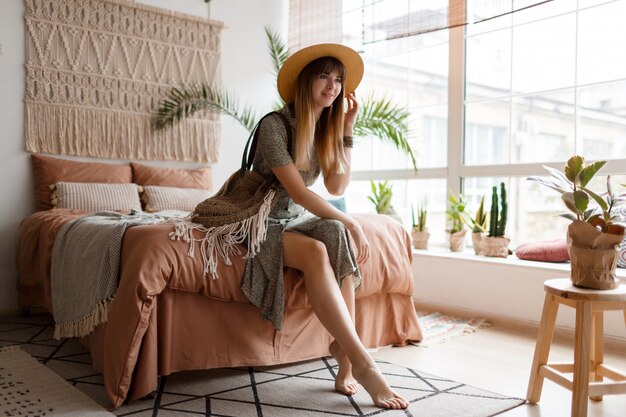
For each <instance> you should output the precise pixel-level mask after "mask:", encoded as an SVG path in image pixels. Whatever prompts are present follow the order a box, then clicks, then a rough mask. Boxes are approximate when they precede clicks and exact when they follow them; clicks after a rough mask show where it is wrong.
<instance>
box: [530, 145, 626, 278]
mask: <svg viewBox="0 0 626 417" xmlns="http://www.w3.org/2000/svg"><path fill="white" fill-rule="evenodd" d="M605 164H606V161H596V162H593V163H590V164H586V163H585V159H584V158H583V157H582V156H579V155H574V156H572V157H571V158H570V159H569V160H568V161H567V164H566V165H565V167H564V168H563V172H561V171H559V170H557V169H554V168H551V167H544V168H545V169H546V170H547V171H548V172H549V173H550V176H551V177H552V178H549V179H544V178H541V177H529V178H528V179H529V180H531V181H536V182H538V183H540V184H542V185H545V186H547V187H549V188H552V189H553V190H556V191H558V192H559V193H561V199H562V200H563V203H564V204H565V207H566V208H567V209H568V210H569V213H564V214H561V216H562V217H565V218H567V219H569V220H571V221H572V223H571V224H570V225H569V226H568V228H567V248H568V251H569V254H570V260H571V271H570V277H571V280H572V283H573V284H574V285H577V286H580V287H586V288H594V289H612V288H616V287H618V286H619V280H618V279H617V277H616V276H615V268H616V266H617V258H618V254H619V243H620V242H621V241H622V239H623V238H624V233H625V229H624V226H623V225H621V224H618V223H616V222H614V221H613V219H612V218H611V211H612V210H613V209H614V208H616V207H617V206H618V205H619V204H620V203H621V202H622V198H621V197H618V196H616V195H615V194H614V193H613V190H612V189H611V183H610V176H608V177H607V180H606V193H604V194H603V195H599V194H597V193H596V192H594V191H592V190H590V189H589V188H588V185H589V182H590V181H591V179H592V178H593V177H594V176H595V175H596V174H597V173H598V171H600V169H602V167H603V166H604V165H605Z"/></svg>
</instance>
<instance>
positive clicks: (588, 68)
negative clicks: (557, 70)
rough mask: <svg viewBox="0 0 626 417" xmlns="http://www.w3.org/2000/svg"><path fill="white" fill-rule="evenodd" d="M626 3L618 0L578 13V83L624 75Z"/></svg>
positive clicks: (611, 78) (606, 79) (625, 68)
mask: <svg viewBox="0 0 626 417" xmlns="http://www.w3.org/2000/svg"><path fill="white" fill-rule="evenodd" d="M624 16H626V2H625V1H618V2H613V3H609V4H605V5H602V6H598V7H593V8H590V9H587V10H581V11H580V12H579V13H578V83H579V84H588V83H593V82H598V81H609V80H614V79H618V78H626V58H625V56H624V40H625V39H626V25H624Z"/></svg>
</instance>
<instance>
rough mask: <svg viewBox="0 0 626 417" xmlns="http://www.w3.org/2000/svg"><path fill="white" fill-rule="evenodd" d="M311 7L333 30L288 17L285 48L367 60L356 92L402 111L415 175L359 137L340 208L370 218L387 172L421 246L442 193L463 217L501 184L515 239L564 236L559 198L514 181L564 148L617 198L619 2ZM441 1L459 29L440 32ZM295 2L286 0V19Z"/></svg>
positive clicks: (298, 2) (441, 205)
mask: <svg viewBox="0 0 626 417" xmlns="http://www.w3.org/2000/svg"><path fill="white" fill-rule="evenodd" d="M315 3H316V7H322V8H324V10H325V13H324V17H323V19H322V18H321V17H320V19H321V20H323V21H324V22H321V23H320V25H324V24H325V25H327V24H328V22H335V23H336V25H335V26H333V30H329V29H328V28H326V29H323V28H324V27H325V26H319V27H320V28H322V29H318V31H319V33H318V36H317V37H316V36H314V35H312V34H311V33H313V32H311V31H312V30H313V29H312V28H314V27H315V26H316V24H315V23H314V22H312V21H309V22H308V23H307V24H306V25H305V26H306V27H305V26H303V25H302V21H298V22H300V23H298V22H296V25H291V26H290V28H291V29H290V47H294V48H296V49H297V48H299V47H302V46H305V45H304V44H297V43H292V35H293V34H294V33H295V34H297V35H293V39H298V40H299V41H302V40H303V39H307V40H308V41H309V43H313V42H320V41H331V42H342V43H345V44H348V45H350V46H352V47H354V48H355V49H357V50H359V51H360V52H361V53H362V57H363V58H364V61H365V68H366V74H365V77H364V81H363V84H362V86H361V87H359V93H360V94H359V95H360V97H361V100H363V98H364V97H367V96H368V95H374V96H376V97H380V96H386V97H388V98H391V99H393V100H394V101H395V102H397V103H400V104H403V105H405V106H407V108H408V109H409V111H410V129H411V130H410V133H409V139H410V141H411V144H412V145H413V147H414V149H415V151H416V157H417V160H418V167H419V171H418V172H417V173H416V172H414V171H413V170H412V168H411V165H410V161H409V160H408V158H406V157H404V156H403V155H402V154H400V153H399V152H398V151H396V150H395V149H394V148H393V147H392V146H390V145H387V144H384V143H382V142H381V141H379V140H377V139H376V138H357V139H356V140H355V150H354V152H353V178H354V180H355V181H354V183H353V184H351V186H350V187H349V189H348V192H347V199H348V208H349V210H350V211H360V212H362V211H370V212H373V211H374V208H373V205H372V204H371V203H370V202H369V201H368V200H367V196H368V195H369V194H370V181H371V180H374V181H382V180H390V182H391V183H392V184H393V187H394V189H393V190H394V198H393V205H394V208H395V209H396V211H397V212H398V213H399V214H400V216H401V217H402V218H403V220H404V223H405V225H406V226H407V227H408V226H409V225H410V218H411V217H410V210H411V206H415V207H417V206H418V205H420V204H421V203H426V204H427V205H428V209H429V221H428V223H429V224H428V225H429V229H430V232H431V234H432V236H431V242H433V243H436V242H437V241H438V242H439V243H442V244H443V243H444V242H445V232H444V231H445V207H446V201H447V193H448V192H449V190H451V191H452V192H455V193H458V192H461V193H462V194H463V195H464V196H465V197H466V200H467V201H468V204H469V211H470V213H471V214H473V213H474V212H475V210H476V209H477V207H478V204H479V202H480V199H481V198H482V197H483V196H485V200H486V205H487V206H489V205H490V196H491V187H493V186H494V185H498V184H499V183H500V182H504V183H505V184H506V185H507V191H508V196H509V222H508V226H507V235H510V237H511V238H512V243H511V246H512V247H514V246H515V245H517V244H519V243H523V242H527V241H532V240H543V239H554V238H562V237H563V236H564V235H565V229H566V227H567V224H568V221H567V220H565V219H562V218H560V217H558V214H559V213H561V212H562V211H563V209H564V207H563V204H562V202H561V201H560V197H559V194H558V193H556V192H554V191H552V190H550V189H548V188H546V187H542V186H540V185H538V184H536V183H534V182H530V181H526V180H525V178H526V177H527V176H529V175H546V171H545V170H544V168H543V165H546V164H547V165H550V166H553V167H555V168H562V166H563V164H564V163H565V161H566V160H567V159H568V158H569V157H570V156H571V155H573V154H580V155H583V156H585V158H586V159H588V160H595V159H608V160H609V161H610V162H609V164H607V166H606V167H605V168H604V169H603V173H604V174H611V175H612V176H611V178H612V179H611V183H612V184H613V188H614V190H615V191H616V192H622V191H626V188H624V187H623V186H622V185H621V184H626V181H625V179H624V176H623V174H624V173H625V172H626V55H624V54H623V53H622V52H623V51H622V49H623V48H622V45H621V44H622V43H623V42H622V39H626V26H624V25H623V24H622V22H621V20H620V17H622V16H626V0H617V1H615V0H613V1H609V0H578V1H577V2H574V1H571V0H553V1H550V2H547V3H543V2H538V1H532V0H516V1H513V0H508V1H506V0H505V1H501V0H500V1H495V0H491V1H490V0H466V1H463V0H452V1H450V2H448V0H446V1H439V0H438V1H431V2H415V1H409V0H344V1H342V2H338V1H328V2H323V1H322V2H315ZM318 3H322V4H326V3H328V5H327V6H324V5H322V6H319V5H318ZM448 3H451V4H452V6H451V7H466V9H467V16H468V24H467V25H460V26H459V27H456V28H453V29H441V28H442V27H445V26H447V24H448V22H449V21H452V20H453V17H451V16H449V14H451V12H450V13H448ZM537 3H540V4H538V5H536V4H537ZM338 4H340V5H341V7H339V6H338ZM329 5H333V6H329ZM534 5H536V6H534ZM533 6H534V7H533ZM306 7H309V6H307V2H305V1H304V0H292V1H291V13H290V15H291V16H294V15H298V16H300V15H302V11H303V10H305V8H306ZM298 10H300V12H298ZM298 13H300V14H298ZM328 13H335V15H333V16H328V15H327V14H328ZM497 15H500V17H496V18H493V17H494V16H497ZM312 19H313V20H315V19H317V18H316V17H315V16H312ZM622 20H623V19H622ZM424 22H428V23H424ZM472 22H478V23H472ZM428 25H431V26H428ZM429 27H430V28H431V29H432V30H431V29H429ZM438 28H439V29H438ZM435 29H438V30H435ZM305 32H306V33H305ZM331 38H332V39H331ZM457 63H458V64H457ZM382 155H384V157H383V156H382ZM598 181H603V179H602V178H600V179H598ZM595 186H596V187H599V188H597V189H599V190H603V189H604V184H602V183H600V182H599V183H598V185H595Z"/></svg>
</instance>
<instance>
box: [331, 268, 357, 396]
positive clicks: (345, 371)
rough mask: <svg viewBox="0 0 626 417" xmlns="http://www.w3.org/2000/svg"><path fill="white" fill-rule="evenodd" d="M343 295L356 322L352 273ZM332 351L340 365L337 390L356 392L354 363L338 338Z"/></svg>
mask: <svg viewBox="0 0 626 417" xmlns="http://www.w3.org/2000/svg"><path fill="white" fill-rule="evenodd" d="M341 295H342V296H343V299H344V301H345V302H346V307H348V311H349V312H350V318H351V319H352V323H353V324H354V278H353V277H352V276H351V275H350V276H347V277H345V278H344V279H343V282H342V285H341ZM330 353H331V355H333V357H334V358H335V360H336V361H337V364H338V365H339V371H338V372H337V377H336V378H335V390H337V391H338V392H340V393H342V394H345V395H354V394H356V392H357V388H358V384H357V382H356V380H355V379H354V377H353V376H352V363H351V362H350V360H349V359H348V356H346V353H345V352H344V351H343V349H342V348H341V345H340V344H339V342H337V340H333V342H332V343H331V344H330Z"/></svg>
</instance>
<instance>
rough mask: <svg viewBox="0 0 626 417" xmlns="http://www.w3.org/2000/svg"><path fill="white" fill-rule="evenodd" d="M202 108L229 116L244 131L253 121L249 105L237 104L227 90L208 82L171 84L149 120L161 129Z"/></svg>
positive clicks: (254, 122) (254, 117)
mask: <svg viewBox="0 0 626 417" xmlns="http://www.w3.org/2000/svg"><path fill="white" fill-rule="evenodd" d="M206 109H209V110H213V111H216V112H218V113H223V114H227V115H229V116H231V117H233V118H234V119H235V120H237V121H238V122H239V123H241V125H243V126H244V127H245V128H246V129H248V131H252V129H253V128H254V125H255V124H256V120H257V117H256V115H255V114H254V112H253V110H252V108H251V107H249V106H244V107H243V108H240V106H239V105H238V103H237V100H235V98H234V97H233V96H232V95H231V94H229V93H228V92H226V91H221V90H220V89H218V88H216V87H215V86H212V85H208V84H199V85H196V86H192V87H186V88H172V89H171V90H170V91H169V93H168V95H167V97H166V98H165V100H164V101H163V102H161V104H160V105H159V107H158V108H157V111H156V113H155V114H153V117H152V124H153V127H154V128H155V129H156V130H160V129H165V128H167V127H171V126H173V125H174V124H176V123H178V122H180V121H181V120H182V119H186V118H188V117H191V116H192V115H194V114H196V113H197V112H199V111H202V110H206Z"/></svg>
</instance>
